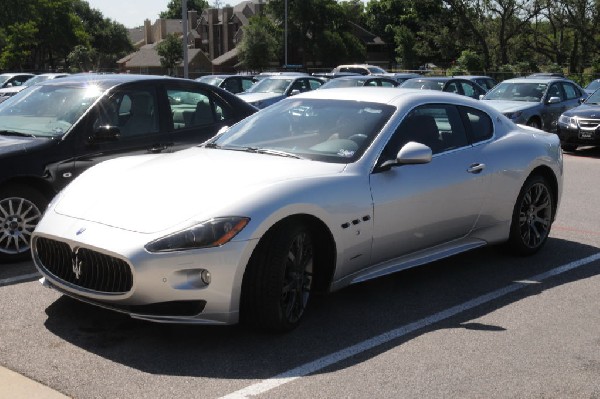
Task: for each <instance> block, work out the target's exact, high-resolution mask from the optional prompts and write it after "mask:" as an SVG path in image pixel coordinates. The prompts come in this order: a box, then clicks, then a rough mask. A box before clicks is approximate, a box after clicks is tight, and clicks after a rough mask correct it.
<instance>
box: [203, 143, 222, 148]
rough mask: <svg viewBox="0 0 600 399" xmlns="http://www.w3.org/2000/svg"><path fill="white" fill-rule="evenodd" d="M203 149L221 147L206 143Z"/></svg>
mask: <svg viewBox="0 0 600 399" xmlns="http://www.w3.org/2000/svg"><path fill="white" fill-rule="evenodd" d="M204 147H206V148H221V146H220V145H218V144H217V143H206V144H204Z"/></svg>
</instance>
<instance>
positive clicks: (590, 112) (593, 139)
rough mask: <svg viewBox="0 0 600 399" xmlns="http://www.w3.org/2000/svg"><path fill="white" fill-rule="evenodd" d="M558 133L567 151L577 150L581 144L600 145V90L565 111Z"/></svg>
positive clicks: (561, 117)
mask: <svg viewBox="0 0 600 399" xmlns="http://www.w3.org/2000/svg"><path fill="white" fill-rule="evenodd" d="M557 133H558V137H559V138H560V143H561V147H562V149H563V150H565V151H575V150H576V149H577V147H578V146H580V145H581V146H589V145H594V146H598V145H600V90H596V91H595V92H594V94H592V95H591V96H589V97H588V98H587V99H586V100H585V101H584V102H583V103H582V104H581V105H580V106H578V107H575V108H571V109H570V110H568V111H566V112H564V113H563V114H562V115H561V116H560V117H559V118H558V129H557Z"/></svg>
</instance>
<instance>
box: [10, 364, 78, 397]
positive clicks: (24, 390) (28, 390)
mask: <svg viewBox="0 0 600 399" xmlns="http://www.w3.org/2000/svg"><path fill="white" fill-rule="evenodd" d="M68 398H69V397H68V396H65V395H63V394H62V393H60V392H57V391H55V390H53V389H52V388H48V387H47V386H45V385H43V384H40V383H39V382H36V381H34V380H31V379H29V378H27V377H25V376H22V375H21V374H19V373H15V372H14V371H12V370H9V369H7V368H5V367H2V366H0V399H68Z"/></svg>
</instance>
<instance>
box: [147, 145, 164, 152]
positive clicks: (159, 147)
mask: <svg viewBox="0 0 600 399" xmlns="http://www.w3.org/2000/svg"><path fill="white" fill-rule="evenodd" d="M166 149H167V146H166V145H164V144H155V145H153V146H152V147H150V148H148V152H150V153H152V154H158V153H160V152H163V151H164V150H166Z"/></svg>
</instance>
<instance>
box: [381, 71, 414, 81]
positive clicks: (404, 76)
mask: <svg viewBox="0 0 600 399" xmlns="http://www.w3.org/2000/svg"><path fill="white" fill-rule="evenodd" d="M383 76H385V77H387V78H392V79H394V80H395V81H396V82H398V83H404V82H405V81H407V80H408V79H413V78H420V77H422V76H423V75H420V74H418V73H402V72H386V73H384V74H383Z"/></svg>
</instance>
